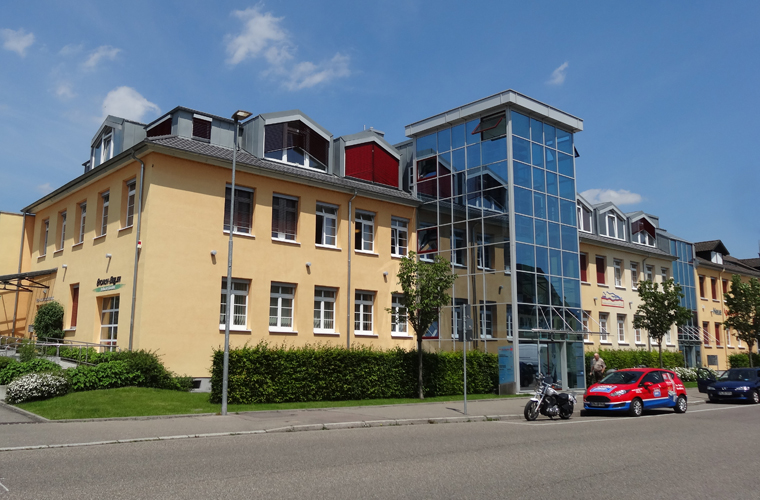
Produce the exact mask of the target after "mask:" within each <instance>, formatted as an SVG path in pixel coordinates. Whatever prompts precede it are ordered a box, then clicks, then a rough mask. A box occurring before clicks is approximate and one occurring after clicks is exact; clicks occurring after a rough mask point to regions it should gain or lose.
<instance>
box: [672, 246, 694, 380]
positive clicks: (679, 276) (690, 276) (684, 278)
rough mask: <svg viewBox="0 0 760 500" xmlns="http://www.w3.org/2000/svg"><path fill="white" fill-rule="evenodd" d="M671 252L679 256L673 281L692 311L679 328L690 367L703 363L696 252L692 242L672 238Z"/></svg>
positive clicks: (685, 304) (686, 306)
mask: <svg viewBox="0 0 760 500" xmlns="http://www.w3.org/2000/svg"><path fill="white" fill-rule="evenodd" d="M670 254H671V255H673V256H675V257H677V258H678V260H676V261H675V262H673V281H675V282H676V283H678V284H679V285H681V291H682V292H683V295H684V296H683V298H682V299H681V306H682V307H685V308H687V309H688V310H690V311H691V316H692V318H691V320H689V322H688V323H687V324H686V325H685V326H684V327H681V328H679V329H678V347H679V349H680V350H681V352H683V354H684V362H685V364H686V366H688V367H695V366H698V365H699V364H701V359H702V358H701V355H700V350H701V345H702V341H701V339H700V337H699V334H698V328H697V324H698V323H697V289H696V284H695V283H694V253H693V247H692V245H691V243H687V242H684V241H679V240H674V239H671V240H670Z"/></svg>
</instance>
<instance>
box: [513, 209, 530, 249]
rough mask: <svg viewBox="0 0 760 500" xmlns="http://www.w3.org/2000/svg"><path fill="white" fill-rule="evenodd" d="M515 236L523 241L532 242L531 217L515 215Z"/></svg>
mask: <svg viewBox="0 0 760 500" xmlns="http://www.w3.org/2000/svg"><path fill="white" fill-rule="evenodd" d="M515 238H516V239H517V241H521V242H523V243H533V219H531V218H530V217H525V216H524V215H515Z"/></svg>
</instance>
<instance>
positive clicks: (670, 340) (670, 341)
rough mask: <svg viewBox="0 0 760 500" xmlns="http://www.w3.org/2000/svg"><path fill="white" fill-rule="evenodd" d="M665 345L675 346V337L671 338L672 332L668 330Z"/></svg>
mask: <svg viewBox="0 0 760 500" xmlns="http://www.w3.org/2000/svg"><path fill="white" fill-rule="evenodd" d="M665 343H666V344H668V345H672V344H673V337H671V333H670V330H668V331H667V332H665Z"/></svg>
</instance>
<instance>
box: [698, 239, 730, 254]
mask: <svg viewBox="0 0 760 500" xmlns="http://www.w3.org/2000/svg"><path fill="white" fill-rule="evenodd" d="M721 249H722V250H721ZM694 250H695V251H697V252H713V251H716V252H720V253H722V254H723V255H729V252H728V249H727V248H726V247H725V245H723V242H722V241H720V240H710V241H697V242H696V243H694Z"/></svg>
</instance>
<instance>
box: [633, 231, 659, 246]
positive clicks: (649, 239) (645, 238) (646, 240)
mask: <svg viewBox="0 0 760 500" xmlns="http://www.w3.org/2000/svg"><path fill="white" fill-rule="evenodd" d="M631 240H632V241H633V242H634V243H641V244H642V245H647V246H650V247H653V246H654V245H655V238H654V236H652V235H651V234H649V232H648V231H645V230H643V229H642V230H641V231H637V232H635V233H633V236H631Z"/></svg>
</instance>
